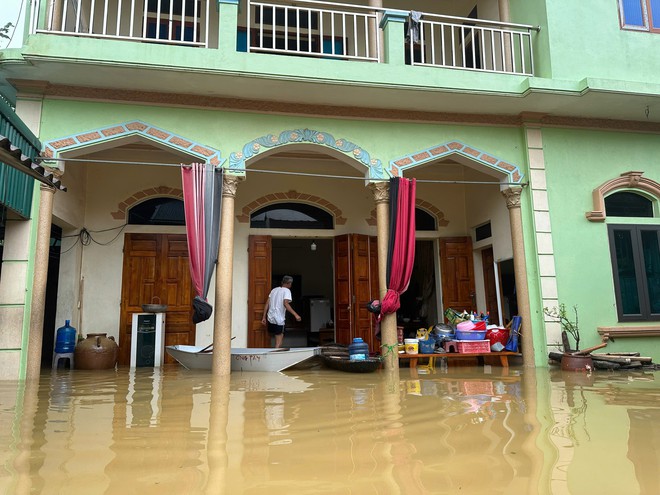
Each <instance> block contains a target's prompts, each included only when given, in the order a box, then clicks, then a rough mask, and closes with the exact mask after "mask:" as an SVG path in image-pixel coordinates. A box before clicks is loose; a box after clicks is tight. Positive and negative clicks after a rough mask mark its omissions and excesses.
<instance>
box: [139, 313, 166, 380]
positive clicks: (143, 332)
mask: <svg viewBox="0 0 660 495" xmlns="http://www.w3.org/2000/svg"><path fill="white" fill-rule="evenodd" d="M131 330H132V332H131V368H135V367H147V366H149V367H155V368H158V367H160V366H162V365H163V359H164V357H165V346H164V343H165V313H134V314H133V326H132V329H131Z"/></svg>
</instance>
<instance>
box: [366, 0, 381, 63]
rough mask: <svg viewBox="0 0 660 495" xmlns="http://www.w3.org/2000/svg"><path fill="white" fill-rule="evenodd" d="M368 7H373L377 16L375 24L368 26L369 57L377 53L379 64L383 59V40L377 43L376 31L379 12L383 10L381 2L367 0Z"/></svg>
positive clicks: (379, 16) (379, 0) (378, 0)
mask: <svg viewBox="0 0 660 495" xmlns="http://www.w3.org/2000/svg"><path fill="white" fill-rule="evenodd" d="M369 7H374V8H375V9H377V10H374V13H375V14H376V16H377V19H378V21H377V23H376V24H374V25H372V24H370V25H369V55H370V56H373V55H374V54H375V53H377V50H378V53H379V56H378V61H379V62H381V61H382V58H383V40H382V38H381V39H380V42H378V30H379V29H380V28H379V24H380V18H381V15H380V11H381V10H382V8H383V0H369Z"/></svg>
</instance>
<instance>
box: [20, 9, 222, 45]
mask: <svg viewBox="0 0 660 495" xmlns="http://www.w3.org/2000/svg"><path fill="white" fill-rule="evenodd" d="M211 2H212V0H50V1H47V0H32V19H31V23H32V32H37V33H43V32H48V33H56V34H64V35H73V36H86V37H92V38H112V39H128V40H136V41H146V42H154V43H169V44H176V45H191V46H204V47H208V32H209V6H210V4H211ZM44 5H45V6H46V8H44V9H42V8H41V7H42V6H44ZM40 14H41V15H45V16H46V22H45V23H42V22H40V21H41V19H40V18H39V15H40ZM41 25H43V26H45V27H43V28H38V27H37V26H41Z"/></svg>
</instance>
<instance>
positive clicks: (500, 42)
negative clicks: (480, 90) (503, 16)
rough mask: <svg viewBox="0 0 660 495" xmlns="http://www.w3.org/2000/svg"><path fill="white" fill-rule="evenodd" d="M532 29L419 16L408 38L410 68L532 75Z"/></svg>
mask: <svg viewBox="0 0 660 495" xmlns="http://www.w3.org/2000/svg"><path fill="white" fill-rule="evenodd" d="M534 29H535V28H533V27H532V26H526V25H521V24H508V23H503V22H495V21H482V20H478V19H471V18H462V17H451V16H441V15H433V14H423V16H422V18H421V19H420V21H419V24H418V31H417V33H418V34H417V36H414V35H413V36H409V37H408V38H409V60H410V61H411V63H412V64H413V65H426V66H433V67H450V68H457V69H470V70H480V71H485V72H504V73H509V74H521V75H533V74H534V58H533V55H532V33H531V31H532V30H534Z"/></svg>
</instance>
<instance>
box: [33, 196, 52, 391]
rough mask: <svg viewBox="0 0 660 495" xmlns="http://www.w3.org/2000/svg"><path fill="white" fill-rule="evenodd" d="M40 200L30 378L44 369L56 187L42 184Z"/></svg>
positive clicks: (36, 376)
mask: <svg viewBox="0 0 660 495" xmlns="http://www.w3.org/2000/svg"><path fill="white" fill-rule="evenodd" d="M40 189H41V198H40V200H39V221H38V223H37V242H36V254H35V257H34V280H33V284H32V305H31V307H30V335H29V339H28V362H27V371H26V378H27V379H28V380H35V379H39V373H40V372H41V341H42V339H43V330H44V310H45V305H46V282H47V280H48V258H49V253H50V227H51V221H52V217H53V196H54V195H55V189H54V188H52V187H50V186H47V185H45V184H42V185H41V188H40Z"/></svg>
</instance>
